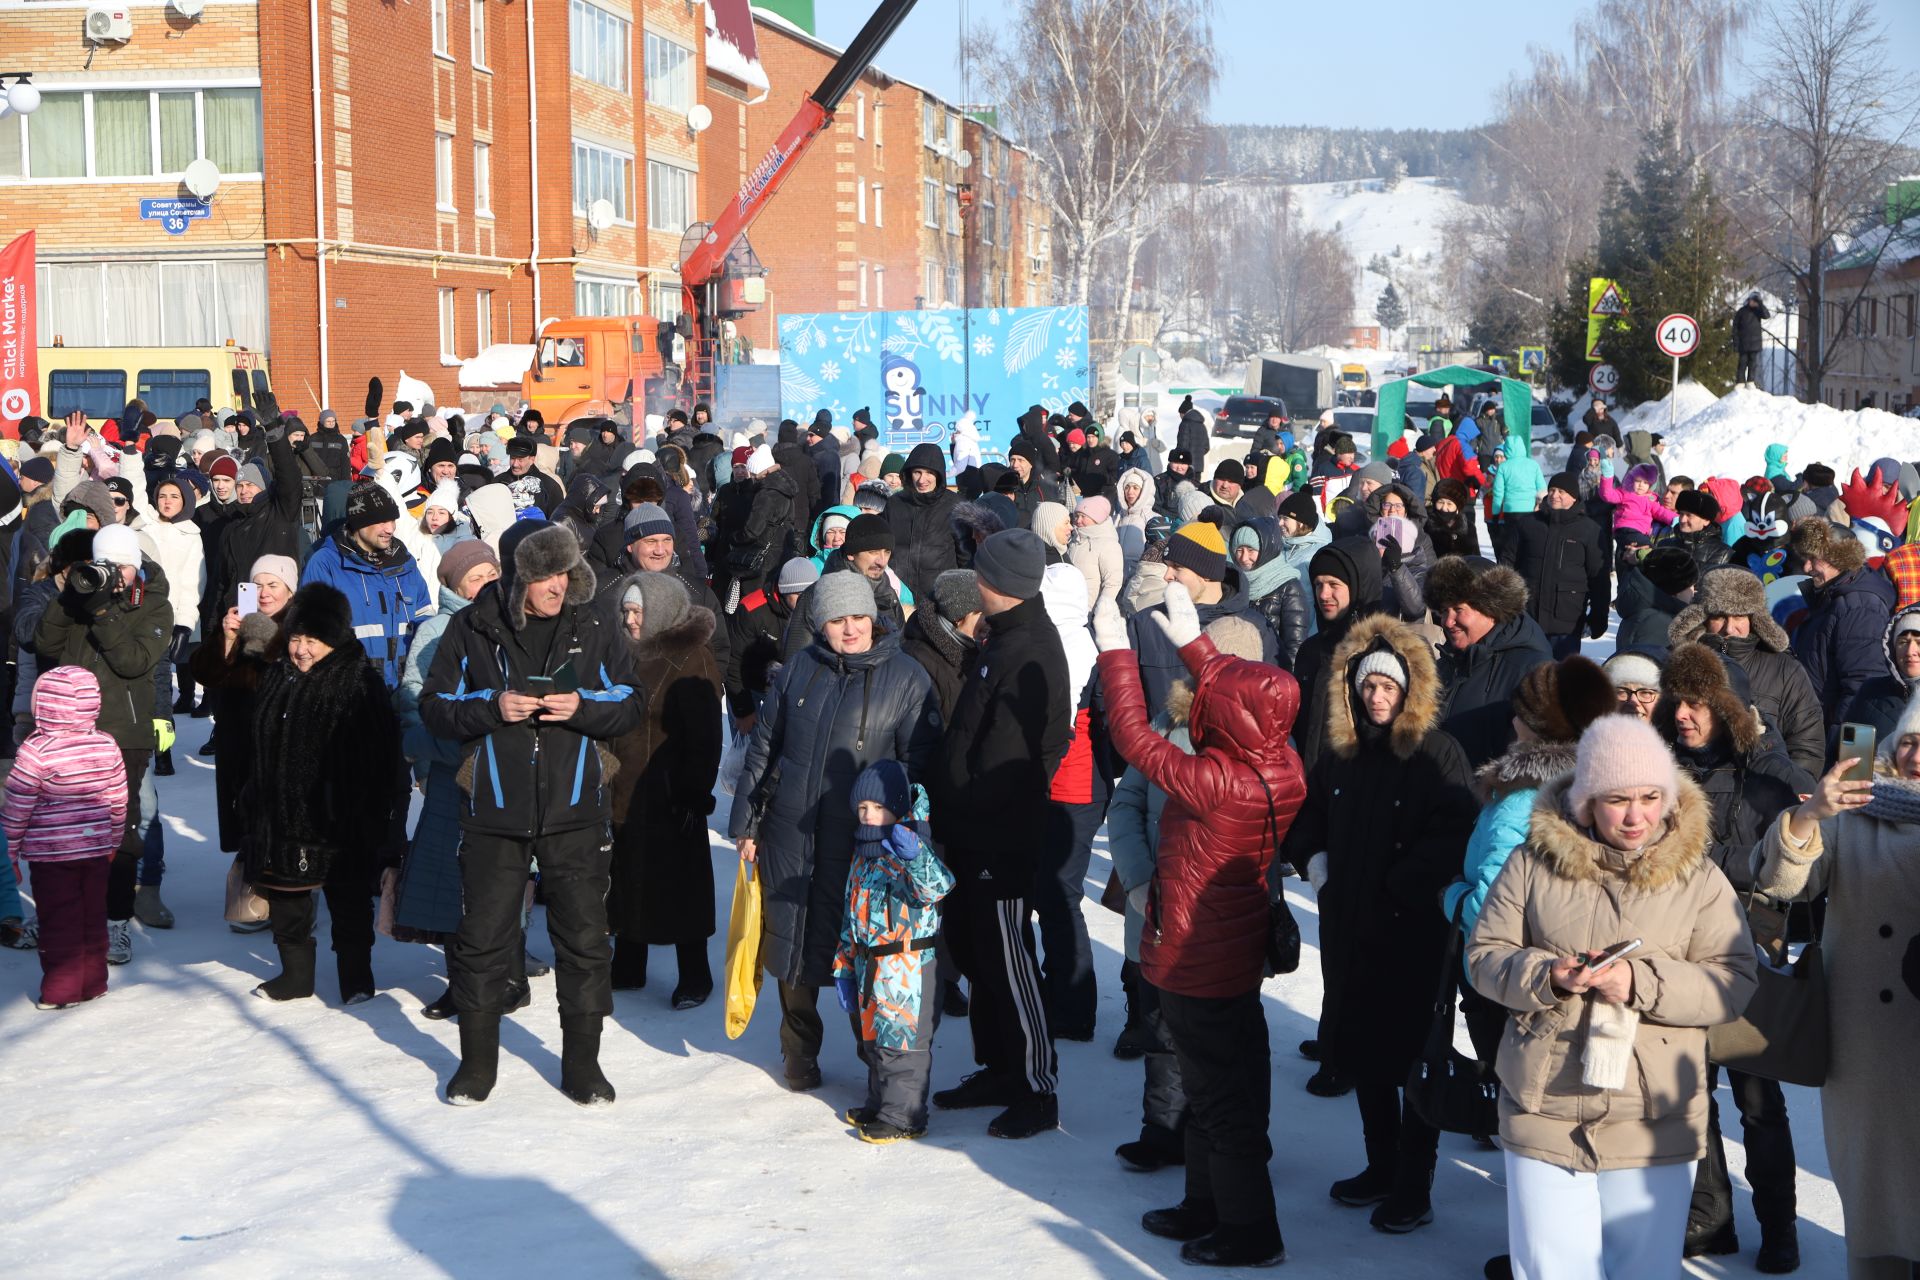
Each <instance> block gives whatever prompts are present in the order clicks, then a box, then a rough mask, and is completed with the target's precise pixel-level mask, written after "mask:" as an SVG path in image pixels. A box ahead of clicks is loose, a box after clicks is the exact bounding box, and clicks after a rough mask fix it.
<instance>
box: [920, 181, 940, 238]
mask: <svg viewBox="0 0 1920 1280" xmlns="http://www.w3.org/2000/svg"><path fill="white" fill-rule="evenodd" d="M920 221H921V223H922V224H923V225H925V226H928V227H931V228H932V229H933V230H935V231H938V230H939V229H940V183H939V182H938V180H936V179H933V178H923V179H921V181H920Z"/></svg>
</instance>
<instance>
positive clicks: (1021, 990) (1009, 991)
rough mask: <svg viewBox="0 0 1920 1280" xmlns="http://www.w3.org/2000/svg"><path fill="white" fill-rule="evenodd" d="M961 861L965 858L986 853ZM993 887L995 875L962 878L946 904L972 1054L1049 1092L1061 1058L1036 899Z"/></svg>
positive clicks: (1013, 1084) (1010, 1080) (1020, 1084)
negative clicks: (1038, 938) (1037, 940)
mask: <svg viewBox="0 0 1920 1280" xmlns="http://www.w3.org/2000/svg"><path fill="white" fill-rule="evenodd" d="M956 861H957V862H958V863H959V865H962V866H965V865H978V863H979V862H981V861H984V859H982V860H975V859H969V858H965V857H964V856H959V857H957V858H956ZM995 889H996V886H995V885H994V884H993V883H992V882H991V881H988V882H985V883H982V882H980V881H976V880H973V879H971V878H962V879H961V880H960V882H959V883H958V884H956V885H955V886H954V889H953V893H952V894H950V895H949V896H948V898H947V901H946V904H945V907H946V911H945V919H944V929H945V937H946V943H947V947H948V949H949V950H950V951H951V952H952V954H953V959H954V961H955V963H957V964H958V966H959V968H960V971H961V972H962V973H964V974H965V975H966V978H967V984H968V993H969V996H970V998H971V1000H972V1007H971V1010H970V1011H969V1013H968V1014H967V1021H968V1024H969V1025H970V1026H971V1027H972V1029H973V1058H974V1061H975V1062H978V1063H979V1064H980V1065H981V1066H982V1067H985V1068H986V1069H987V1070H988V1071H990V1072H992V1073H993V1074H994V1076H995V1077H997V1078H998V1079H999V1080H1000V1081H1002V1082H1003V1083H1004V1084H1005V1085H1006V1086H1007V1088H1008V1089H1009V1090H1010V1091H1012V1092H1013V1093H1016V1094H1020V1093H1025V1094H1047V1093H1052V1092H1053V1091H1054V1084H1055V1077H1056V1073H1057V1071H1058V1069H1059V1063H1058V1060H1057V1059H1056V1058H1055V1056H1054V1052H1053V1036H1052V1033H1051V1032H1050V1031H1049V1030H1048V1027H1047V1010H1046V1005H1045V1004H1044V1003H1043V1002H1042V1000H1041V998H1040V965H1039V963H1038V961H1037V960H1036V959H1035V952H1034V944H1033V921H1032V906H1031V904H1030V903H1029V902H1028V900H1027V899H1026V898H1025V897H1024V896H1022V897H1017V898H1008V897H1001V896H999V895H998V894H997V893H996V892H995Z"/></svg>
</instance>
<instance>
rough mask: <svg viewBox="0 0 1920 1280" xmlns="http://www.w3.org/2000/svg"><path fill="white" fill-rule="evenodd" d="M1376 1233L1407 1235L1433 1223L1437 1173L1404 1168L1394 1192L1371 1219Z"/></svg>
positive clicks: (1397, 1179)
mask: <svg viewBox="0 0 1920 1280" xmlns="http://www.w3.org/2000/svg"><path fill="white" fill-rule="evenodd" d="M1371 1221H1372V1223H1373V1229H1374V1230H1375V1231H1385V1232H1387V1233H1388V1234H1390V1235H1396V1236H1403V1235H1405V1234H1406V1233H1407V1232H1409V1231H1412V1230H1414V1229H1416V1228H1418V1227H1424V1226H1426V1225H1427V1224H1428V1223H1429V1222H1432V1221H1433V1170H1432V1169H1431V1168H1425V1169H1408V1168H1406V1167H1405V1166H1402V1168H1401V1170H1400V1172H1399V1173H1398V1174H1396V1175H1395V1177H1394V1179H1393V1193H1392V1194H1391V1195H1389V1196H1388V1197H1387V1198H1386V1199H1385V1200H1383V1201H1381V1202H1380V1207H1379V1208H1377V1209H1375V1210H1374V1211H1373V1217H1372V1219H1371Z"/></svg>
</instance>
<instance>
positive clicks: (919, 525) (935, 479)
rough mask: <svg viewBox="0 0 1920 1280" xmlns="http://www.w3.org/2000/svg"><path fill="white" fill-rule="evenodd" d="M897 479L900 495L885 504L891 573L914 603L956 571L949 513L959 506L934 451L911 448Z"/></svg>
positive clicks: (920, 446) (955, 547) (935, 447)
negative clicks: (890, 533) (943, 576)
mask: <svg viewBox="0 0 1920 1280" xmlns="http://www.w3.org/2000/svg"><path fill="white" fill-rule="evenodd" d="M902 479H903V481H904V483H903V484H902V486H901V489H900V492H898V493H896V494H894V495H893V497H891V498H889V499H888V500H887V523H888V524H889V525H890V526H892V528H893V538H894V553H893V571H894V572H895V573H897V574H899V575H900V579H901V581H903V582H905V583H906V584H907V590H909V591H911V592H913V596H914V599H916V600H919V599H921V598H922V597H924V596H927V595H931V594H932V592H933V580H934V579H935V578H937V577H939V576H940V575H941V574H942V573H944V572H946V571H947V570H948V569H958V568H959V567H960V550H959V547H958V545H957V544H956V543H955V542H954V535H953V511H954V508H955V507H957V506H959V505H960V495H959V494H957V493H954V492H952V491H951V490H949V489H948V488H947V460H946V458H945V457H944V456H943V455H942V454H941V452H940V446H938V445H934V444H917V445H915V446H914V447H913V452H911V453H909V454H908V455H907V465H906V468H905V471H904V473H903V476H902ZM1016 501H1017V500H1016Z"/></svg>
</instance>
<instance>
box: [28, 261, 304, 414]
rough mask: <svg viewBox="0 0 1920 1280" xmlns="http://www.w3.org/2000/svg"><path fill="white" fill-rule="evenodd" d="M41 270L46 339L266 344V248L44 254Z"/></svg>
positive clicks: (82, 343) (84, 343) (103, 343)
mask: <svg viewBox="0 0 1920 1280" xmlns="http://www.w3.org/2000/svg"><path fill="white" fill-rule="evenodd" d="M35 277H36V283H37V285H38V290H37V293H38V297H37V301H38V304H39V305H38V306H37V308H36V315H35V321H36V324H37V330H38V332H37V334H36V336H37V338H38V340H39V344H40V345H41V346H43V347H44V346H50V345H51V344H52V342H53V338H54V335H55V334H58V335H60V337H61V338H62V339H64V340H65V341H66V344H67V345H68V346H70V347H217V346H219V345H221V344H222V343H224V342H225V341H226V340H227V339H229V338H231V339H233V341H234V342H235V343H236V344H238V345H240V346H243V347H246V348H248V349H249V350H253V351H264V350H266V349H267V263H266V259H265V257H264V256H263V257H259V258H255V259H252V260H251V261H248V260H237V261H236V260H227V261H212V262H194V261H181V260H179V259H174V258H167V259H163V260H159V261H140V260H137V259H128V258H124V257H117V258H115V259H114V260H113V261H111V262H72V263H47V262H42V263H40V264H39V268H38V270H37V271H36V272H35ZM133 394H135V395H142V394H143V393H142V392H141V391H139V390H137V389H136V390H135V391H134V393H133ZM156 412H157V411H156Z"/></svg>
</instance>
